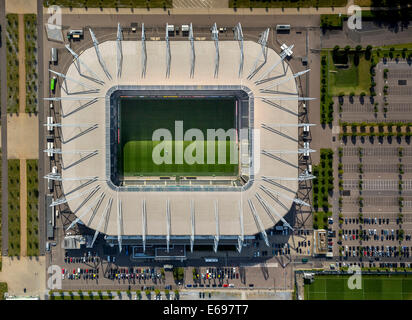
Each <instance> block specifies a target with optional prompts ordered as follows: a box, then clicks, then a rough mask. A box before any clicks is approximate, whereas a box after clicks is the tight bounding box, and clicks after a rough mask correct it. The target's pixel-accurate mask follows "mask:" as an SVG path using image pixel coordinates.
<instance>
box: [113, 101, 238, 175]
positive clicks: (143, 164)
mask: <svg viewBox="0 0 412 320" xmlns="http://www.w3.org/2000/svg"><path fill="white" fill-rule="evenodd" d="M119 114H120V121H119V122H120V145H119V149H118V150H119V153H118V156H119V168H118V169H119V173H120V175H123V176H140V175H142V176H150V175H152V176H174V175H176V176H180V175H189V176H205V175H208V176H211V175H220V176H222V175H229V176H233V175H236V174H237V170H238V164H237V162H236V163H232V164H231V163H230V151H231V149H232V151H234V150H236V151H234V154H236V153H237V146H236V143H235V142H230V141H228V140H227V141H226V142H223V143H224V144H225V145H226V146H222V148H225V150H226V161H225V163H224V164H219V163H218V161H217V159H218V154H219V153H218V150H219V145H218V144H216V145H215V159H216V161H215V163H214V164H207V143H206V141H205V143H204V148H203V155H202V154H201V153H199V154H196V152H193V153H192V152H189V150H190V149H187V146H188V145H191V144H192V141H183V150H184V151H185V152H188V153H191V154H192V155H193V156H196V155H197V156H198V157H199V160H200V162H201V161H202V160H203V162H204V163H203V164H201V163H194V164H190V163H187V162H186V161H184V160H183V163H182V164H179V163H176V161H175V156H176V154H175V152H174V151H175V145H176V143H177V141H175V140H174V139H175V121H183V133H185V132H186V131H187V130H188V129H192V128H196V129H199V130H200V131H201V132H202V134H203V136H204V137H205V140H206V137H207V129H224V130H225V131H226V130H228V129H232V128H235V100H234V98H228V99H222V98H219V99H213V98H203V99H201V101H200V99H194V98H178V99H176V98H167V99H149V98H122V99H121V102H120V112H119ZM161 128H164V129H168V130H169V131H170V133H171V135H172V137H171V139H172V140H173V141H170V144H171V147H172V148H171V150H172V154H169V153H167V154H166V155H165V154H164V151H162V152H161V153H160V156H162V157H163V156H167V157H171V159H172V161H171V163H167V164H166V163H162V164H156V163H155V162H154V161H153V159H152V154H153V150H154V148H155V147H156V146H157V145H158V144H159V143H163V142H160V141H152V136H153V132H154V131H155V130H157V129H161ZM179 141H180V142H181V140H180V139H179ZM194 145H195V144H193V145H192V146H194ZM198 146H199V147H200V149H199V150H202V148H201V145H198ZM155 151H156V150H155ZM200 152H201V151H200ZM184 159H185V158H184ZM236 161H237V158H236Z"/></svg>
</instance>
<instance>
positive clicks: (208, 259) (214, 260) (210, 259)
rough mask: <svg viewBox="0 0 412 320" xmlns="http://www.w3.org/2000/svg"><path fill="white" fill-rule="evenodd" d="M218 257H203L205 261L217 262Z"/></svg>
mask: <svg viewBox="0 0 412 320" xmlns="http://www.w3.org/2000/svg"><path fill="white" fill-rule="evenodd" d="M218 261H219V259H217V258H205V262H218Z"/></svg>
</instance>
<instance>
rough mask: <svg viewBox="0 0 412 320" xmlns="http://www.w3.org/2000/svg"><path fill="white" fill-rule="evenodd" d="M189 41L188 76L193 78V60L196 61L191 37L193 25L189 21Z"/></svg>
mask: <svg viewBox="0 0 412 320" xmlns="http://www.w3.org/2000/svg"><path fill="white" fill-rule="evenodd" d="M189 41H190V48H191V55H190V77H191V78H193V76H194V74H195V61H196V55H195V39H194V37H193V27H192V23H190V26H189Z"/></svg>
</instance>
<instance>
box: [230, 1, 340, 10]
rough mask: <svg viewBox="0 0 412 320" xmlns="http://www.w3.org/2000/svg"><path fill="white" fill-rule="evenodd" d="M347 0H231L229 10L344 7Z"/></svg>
mask: <svg viewBox="0 0 412 320" xmlns="http://www.w3.org/2000/svg"><path fill="white" fill-rule="evenodd" d="M346 3H347V0H294V1H290V0H289V1H285V0H229V8H233V7H236V8H250V7H252V8H309V7H331V6H334V7H344V6H346Z"/></svg>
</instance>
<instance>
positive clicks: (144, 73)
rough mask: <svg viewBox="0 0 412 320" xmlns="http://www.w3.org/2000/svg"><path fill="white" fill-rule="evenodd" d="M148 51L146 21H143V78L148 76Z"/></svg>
mask: <svg viewBox="0 0 412 320" xmlns="http://www.w3.org/2000/svg"><path fill="white" fill-rule="evenodd" d="M146 66H147V52H146V33H145V31H144V23H142V78H144V77H146Z"/></svg>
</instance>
